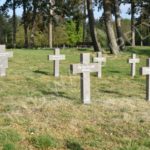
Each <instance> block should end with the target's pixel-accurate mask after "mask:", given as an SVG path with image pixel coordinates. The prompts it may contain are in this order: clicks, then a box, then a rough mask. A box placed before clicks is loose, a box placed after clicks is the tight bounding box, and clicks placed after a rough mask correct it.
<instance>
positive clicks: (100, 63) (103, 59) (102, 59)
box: [94, 52, 106, 78]
mask: <svg viewBox="0 0 150 150" xmlns="http://www.w3.org/2000/svg"><path fill="white" fill-rule="evenodd" d="M94 62H98V63H99V65H100V70H99V72H98V73H97V76H98V78H101V77H102V65H103V63H105V62H106V58H105V57H102V52H98V53H97V57H94Z"/></svg>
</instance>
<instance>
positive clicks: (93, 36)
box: [87, 0, 102, 51]
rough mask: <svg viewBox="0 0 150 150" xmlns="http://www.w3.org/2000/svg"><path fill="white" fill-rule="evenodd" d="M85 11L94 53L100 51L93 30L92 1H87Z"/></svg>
mask: <svg viewBox="0 0 150 150" xmlns="http://www.w3.org/2000/svg"><path fill="white" fill-rule="evenodd" d="M87 10H88V18H89V27H90V34H91V39H92V42H93V47H94V51H102V48H101V46H100V43H99V42H98V38H97V34H96V29H95V26H94V25H95V20H94V14H93V3H92V0H87Z"/></svg>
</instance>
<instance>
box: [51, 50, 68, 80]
mask: <svg viewBox="0 0 150 150" xmlns="http://www.w3.org/2000/svg"><path fill="white" fill-rule="evenodd" d="M49 60H53V61H54V68H53V69H54V76H55V77H59V63H60V62H59V61H60V60H65V55H60V49H59V48H56V49H55V50H54V55H49Z"/></svg>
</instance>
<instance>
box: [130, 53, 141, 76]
mask: <svg viewBox="0 0 150 150" xmlns="http://www.w3.org/2000/svg"><path fill="white" fill-rule="evenodd" d="M131 57H132V58H130V59H129V60H128V62H129V64H131V76H132V77H134V76H135V75H136V64H137V63H139V62H140V59H139V58H136V54H132V56H131Z"/></svg>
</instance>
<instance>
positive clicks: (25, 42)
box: [23, 2, 28, 48]
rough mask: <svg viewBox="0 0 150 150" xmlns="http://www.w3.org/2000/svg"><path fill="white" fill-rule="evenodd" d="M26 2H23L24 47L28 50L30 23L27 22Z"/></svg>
mask: <svg viewBox="0 0 150 150" xmlns="http://www.w3.org/2000/svg"><path fill="white" fill-rule="evenodd" d="M26 15H27V14H26V2H23V23H24V47H25V48H28V23H27V21H26V17H27V16H26Z"/></svg>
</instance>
